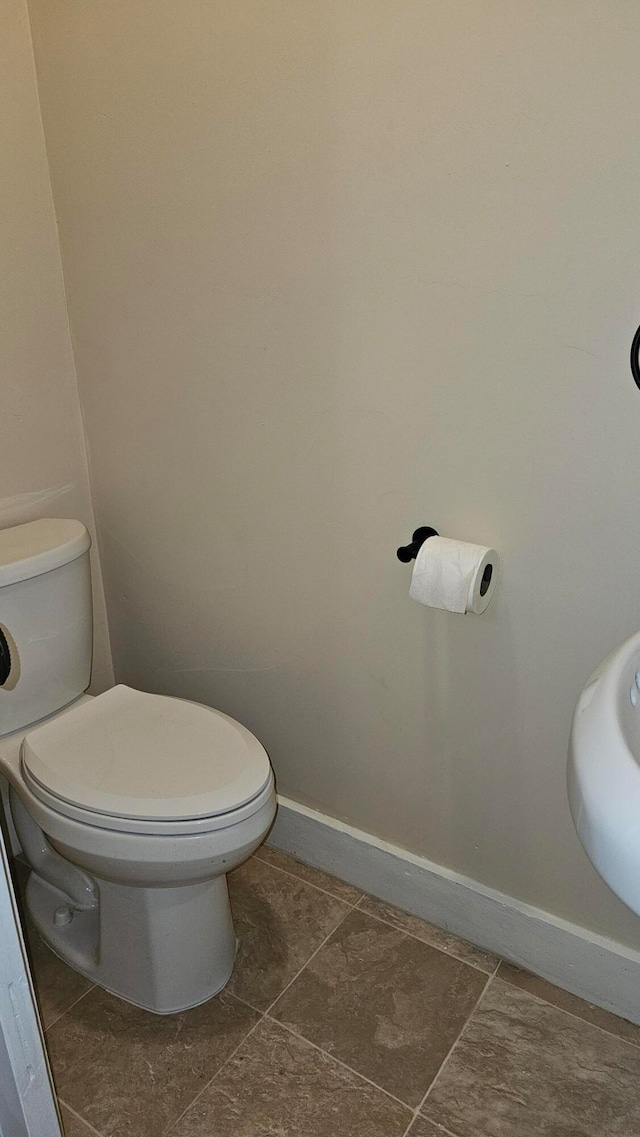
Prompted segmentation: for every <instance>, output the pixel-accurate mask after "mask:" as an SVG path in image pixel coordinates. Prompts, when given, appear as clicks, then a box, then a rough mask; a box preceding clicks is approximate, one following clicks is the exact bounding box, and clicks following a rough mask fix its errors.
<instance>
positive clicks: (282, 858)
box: [254, 845, 362, 904]
mask: <svg viewBox="0 0 640 1137" xmlns="http://www.w3.org/2000/svg"><path fill="white" fill-rule="evenodd" d="M254 856H255V857H257V858H258V860H260V861H264V862H265V863H266V864H268V865H273V866H274V868H277V869H282V870H283V872H289V873H291V874H292V875H293V876H297V877H299V879H300V880H304V881H306V883H307V884H313V885H315V887H316V888H322V889H324V891H325V892H330V893H331V895H332V896H337V898H338V900H345V901H346V903H347V904H357V902H358V900H359V899H360V897H361V896H362V889H361V888H354V887H353V885H352V884H347V883H346V881H344V880H339V879H338V877H336V876H330V875H329V873H326V872H322V871H321V869H314V868H312V867H311V865H305V864H303V863H302V861H297V860H296V859H295V857H290V856H289V854H288V853H282V852H281V851H280V849H272V848H271V847H270V846H269V845H261V846H260V848H259V849H258V851H257V853H254Z"/></svg>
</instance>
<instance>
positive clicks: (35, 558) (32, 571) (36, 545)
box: [0, 517, 91, 588]
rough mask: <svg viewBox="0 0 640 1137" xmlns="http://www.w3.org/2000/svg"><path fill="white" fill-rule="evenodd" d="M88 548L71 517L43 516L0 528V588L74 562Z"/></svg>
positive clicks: (84, 534)
mask: <svg viewBox="0 0 640 1137" xmlns="http://www.w3.org/2000/svg"><path fill="white" fill-rule="evenodd" d="M90 545H91V538H90V536H89V534H88V533H87V530H86V529H85V527H84V525H83V524H82V522H81V521H74V520H72V519H71V518H63V517H43V518H41V519H40V520H39V521H28V522H27V523H26V525H13V526H11V528H9V529H0V588H2V587H3V586H4V585H6V584H17V583H18V581H20V580H28V579H29V578H30V577H32V576H41V575H42V573H45V572H50V571H51V569H56V568H60V566H61V565H66V564H68V563H69V561H75V560H76V558H77V557H80V556H82V554H83V553H86V551H87V549H88V548H89V546H90Z"/></svg>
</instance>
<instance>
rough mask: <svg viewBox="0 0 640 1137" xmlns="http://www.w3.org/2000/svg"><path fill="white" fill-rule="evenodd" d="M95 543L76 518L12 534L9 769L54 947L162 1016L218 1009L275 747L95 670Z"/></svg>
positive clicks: (4, 606) (1, 721) (0, 608)
mask: <svg viewBox="0 0 640 1137" xmlns="http://www.w3.org/2000/svg"><path fill="white" fill-rule="evenodd" d="M89 545H90V539H89V534H88V533H87V530H86V529H85V527H84V525H82V524H81V523H80V522H78V521H67V520H57V519H54V520H42V521H33V522H30V523H29V524H26V525H18V526H15V527H14V528H11V529H3V530H0V774H2V775H4V777H5V778H6V779H7V781H8V782H9V786H10V809H11V816H12V819H13V823H14V825H15V829H16V832H17V835H18V839H19V841H20V844H21V846H22V850H23V852H24V854H25V856H26V858H27V860H28V862H29V865H30V866H31V874H30V876H29V881H28V885H27V893H26V901H27V907H28V910H29V914H30V916H31V918H32V920H33V921H34V923H35V925H36V927H37V928H38V931H39V933H40V935H41V936H42V938H43V939H44V940H45V942H46V943H48V944H49V946H50V947H51V948H52V949H53V950H54V951H55V952H56V953H57V954H58V955H59V956H61V958H62V959H64V960H66V961H67V963H69V964H70V965H71V966H72V967H74V968H76V970H78V971H80V972H82V974H83V975H86V976H87V977H88V978H89V979H91V980H92V981H93V982H94V983H98V984H99V985H100V986H102V987H104V988H106V989H107V990H108V991H112V992H113V993H114V994H116V995H119V996H120V997H121V998H123V999H126V1000H128V1001H129V1002H131V1003H135V1004H136V1005H137V1006H140V1007H145V1008H146V1009H148V1010H150V1011H155V1012H157V1013H158V1014H168V1013H170V1012H172V1011H180V1010H185V1009H186V1008H188V1007H194V1006H197V1005H198V1004H199V1003H203V1002H204V1001H205V1000H206V999H209V998H210V997H211V996H212V995H214V994H215V993H216V991H219V990H220V989H221V988H222V987H224V985H225V983H226V982H227V981H228V979H229V977H230V975H231V971H232V969H233V963H234V959H235V953H236V938H235V935H234V930H233V924H232V919H231V910H230V907H229V898H228V893H227V881H226V875H225V874H226V873H227V872H229V870H230V869H232V868H235V867H236V866H237V865H239V864H241V863H242V861H244V860H245V859H246V858H247V857H248V856H249V855H250V854H251V853H252V852H253V850H254V849H256V848H257V846H258V845H259V844H260V842H261V841H262V840H263V839H264V837H265V836H266V834H267V832H268V830H269V827H270V825H271V823H272V821H273V818H274V816H275V810H276V798H275V787H274V780H273V773H272V770H271V766H270V763H269V759H268V757H267V754H266V751H265V750H264V748H263V747H262V746H261V744H260V743H259V742H258V740H257V739H256V738H255V737H254V735H252V734H251V733H250V732H249V731H248V730H246V729H245V727H243V726H241V725H240V723H237V722H235V721H234V719H231V718H229V717H228V716H227V715H224V714H222V713H221V712H220V711H214V710H212V709H211V708H210V707H206V706H202V705H201V704H198V703H191V702H187V701H186V700H184V699H174V698H169V697H167V696H164V695H150V694H143V693H142V692H140V691H134V690H132V689H131V688H130V687H125V686H122V685H120V686H117V687H114V688H113V689H112V690H110V691H107V692H106V693H105V694H104V695H98V696H97V697H95V698H92V697H90V696H88V695H85V694H84V691H85V690H86V688H87V686H88V683H89V673H90V667H91V646H92V621H91V582H90V574H89Z"/></svg>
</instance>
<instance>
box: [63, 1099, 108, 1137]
mask: <svg viewBox="0 0 640 1137" xmlns="http://www.w3.org/2000/svg"><path fill="white" fill-rule="evenodd" d="M58 1104H59V1105H63V1106H64V1108H65V1109H66V1110H68V1112H69V1113H72V1114H73V1116H74V1117H75V1118H77V1120H78V1121H81V1122H82V1124H83V1125H86V1127H87V1129H88V1130H89V1132H90V1133H95V1134H96V1137H102V1133H100V1132H99V1130H97V1129H96V1128H94V1126H93V1125H91V1123H90V1122H89V1121H87V1120H86V1118H85V1117H83V1116H82V1114H81V1113H78V1112H77V1111H76V1110H75V1109H72V1108H71V1106H70V1105H69V1103H68V1102H66V1101H65V1100H64V1098H58ZM63 1124H64V1122H63Z"/></svg>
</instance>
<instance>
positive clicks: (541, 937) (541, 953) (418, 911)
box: [268, 797, 640, 1023]
mask: <svg viewBox="0 0 640 1137" xmlns="http://www.w3.org/2000/svg"><path fill="white" fill-rule="evenodd" d="M278 801H279V807H278V816H277V818H276V822H275V825H274V827H273V829H272V831H271V834H270V836H269V841H268V843H269V844H270V845H273V846H275V847H276V848H278V849H283V850H285V851H286V852H288V853H291V854H292V855H293V856H296V857H298V858H299V859H300V860H301V861H304V862H306V863H307V864H309V865H314V866H315V867H316V868H319V869H324V870H325V872H329V873H332V874H333V875H334V876H337V877H340V878H341V879H342V880H346V881H348V882H349V883H350V884H353V885H355V886H356V887H357V888H361V889H363V891H365V892H369V893H371V894H372V895H374V896H377V897H379V898H380V899H381V900H385V901H387V902H388V903H390V904H395V905H396V906H397V907H398V908H403V909H404V910H405V911H406V912H411V913H413V914H414V915H416V916H420V917H422V918H423V919H425V920H429V921H430V922H431V923H433V924H437V925H438V926H439V927H442V928H446V929H447V930H449V931H451V932H453V933H454V934H455V935H458V936H461V937H462V938H463V939H466V940H470V941H471V942H472V943H475V944H477V945H478V946H479V947H482V948H485V949H486V950H487V951H491V952H494V953H495V954H496V955H499V956H500V957H501V958H502V959H506V960H509V961H510V962H511V963H516V964H518V965H519V966H520V967H524V968H526V969H527V970H528V971H533V972H535V974H536V975H541V976H542V977H543V978H544V979H547V980H549V982H551V983H555V984H557V986H559V987H563V988H564V989H565V990H566V991H570V992H572V994H574V995H579V996H580V997H581V998H583V999H587V1000H588V1001H589V1002H590V1003H596V1004H597V1005H598V1006H600V1007H604V1008H606V1010H609V1011H613V1012H615V1013H616V1014H618V1015H622V1016H624V1018H627V1019H631V1021H632V1022H635V1023H640V952H637V951H634V950H633V949H632V948H627V947H625V946H624V945H623V944H619V943H616V942H615V940H609V939H606V938H605V937H604V936H599V935H597V934H596V933H595V932H590V931H588V930H587V929H586V928H582V927H580V926H579V925H577V924H570V923H568V922H567V921H566V920H560V919H558V918H557V917H556V916H552V915H551V914H550V913H549V912H544V911H542V910H541V909H540V908H532V907H531V906H530V905H527V904H522V903H521V902H520V901H519V900H516V899H514V897H512V896H507V895H505V894H504V893H501V892H495V891H494V890H493V889H490V888H485V887H484V885H482V884H479V883H478V881H475V880H471V879H470V878H469V877H465V876H461V875H460V874H459V873H455V872H451V871H450V870H449V869H446V868H443V867H442V866H441V865H436V864H434V863H433V862H432V861H428V860H426V859H425V858H424V857H418V856H415V855H414V854H412V853H409V852H407V851H406V850H405V849H400V848H398V847H397V846H396V845H390V844H387V843H386V842H385V841H380V840H378V839H377V838H376V837H373V836H372V835H371V834H370V833H364V832H363V831H362V830H360V829H354V828H352V826H350V825H345V824H343V823H342V822H341V821H336V820H335V818H333V817H328V816H327V815H326V814H323V813H317V812H316V811H315V810H313V809H308V808H307V807H306V806H304V805H300V804H299V803H298V802H295V801H292V800H291V799H289V798H284V797H280V798H279V799H278Z"/></svg>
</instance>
